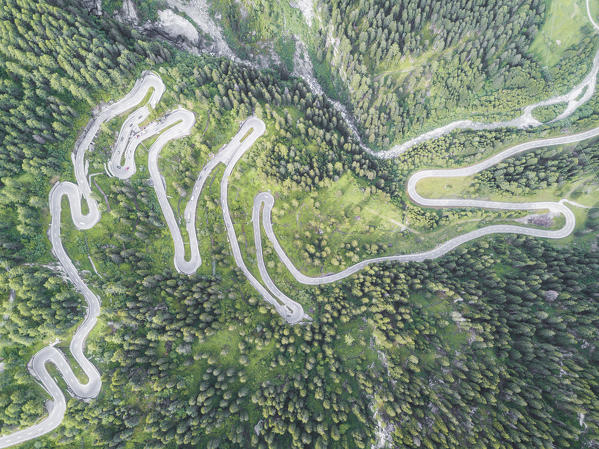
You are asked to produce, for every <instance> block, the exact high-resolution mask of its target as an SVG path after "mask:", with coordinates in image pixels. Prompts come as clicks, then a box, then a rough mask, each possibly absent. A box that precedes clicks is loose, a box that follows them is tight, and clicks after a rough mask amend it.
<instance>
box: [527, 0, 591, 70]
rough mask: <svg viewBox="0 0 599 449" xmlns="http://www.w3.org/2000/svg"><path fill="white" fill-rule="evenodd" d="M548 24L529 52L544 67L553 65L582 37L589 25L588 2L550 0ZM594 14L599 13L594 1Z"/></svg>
mask: <svg viewBox="0 0 599 449" xmlns="http://www.w3.org/2000/svg"><path fill="white" fill-rule="evenodd" d="M547 3H548V10H547V12H546V17H547V19H546V21H545V23H544V24H543V26H542V27H541V29H540V31H539V32H538V34H537V36H536V38H535V40H534V42H533V43H532V45H531V47H530V50H531V51H532V53H533V54H534V55H535V56H537V57H538V58H539V60H540V61H541V63H542V64H543V65H547V66H550V67H551V66H554V65H555V64H557V62H558V61H559V60H560V58H561V56H562V53H563V52H564V50H566V49H567V48H568V47H570V46H571V45H574V44H576V43H578V42H579V41H580V40H581V39H582V38H583V27H584V26H585V25H586V24H587V23H588V22H589V19H588V17H587V12H586V3H585V0H551V1H548V2H547ZM590 4H591V11H592V12H593V11H597V10H599V2H598V1H597V0H591V2H590Z"/></svg>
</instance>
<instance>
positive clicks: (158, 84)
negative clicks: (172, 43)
mask: <svg viewBox="0 0 599 449" xmlns="http://www.w3.org/2000/svg"><path fill="white" fill-rule="evenodd" d="M150 90H152V93H151V95H150V98H149V101H148V102H149V103H150V104H151V105H152V106H155V105H156V103H157V102H158V100H159V99H160V97H161V95H162V93H163V91H164V85H163V83H162V80H161V79H160V78H159V77H158V76H157V75H155V74H154V73H151V72H144V73H143V74H142V76H141V77H140V79H139V80H137V82H136V83H135V85H134V86H133V88H132V89H131V91H130V92H129V93H128V94H127V95H126V96H125V97H123V98H122V99H121V100H120V101H118V102H116V103H112V104H108V105H106V106H104V107H103V108H101V109H100V110H99V111H98V113H97V114H96V115H95V117H94V118H93V119H92V120H90V122H89V123H88V125H87V126H86V128H85V129H84V131H83V133H82V135H81V137H80V138H79V139H78V140H77V142H76V143H75V148H74V150H73V153H72V154H71V158H72V161H73V167H74V172H75V179H76V180H77V183H76V184H74V183H72V182H58V183H56V184H54V186H53V187H52V189H51V190H50V196H49V206H50V216H51V222H50V229H49V231H48V237H49V239H50V243H51V244H52V253H53V254H54V256H55V257H56V258H57V259H58V262H59V263H60V265H61V267H62V270H63V271H64V273H65V275H66V276H67V278H68V279H69V280H70V281H71V282H72V283H73V285H74V286H75V288H76V289H77V290H78V291H79V292H80V293H81V294H82V295H83V297H84V298H85V301H86V303H87V311H86V315H85V318H84V320H83V322H82V323H81V325H80V326H79V328H78V329H77V331H76V332H75V334H74V335H73V338H72V340H71V344H70V351H71V353H72V355H73V358H74V359H75V360H76V361H77V363H78V364H79V365H80V367H81V369H82V370H83V372H84V373H85V375H86V376H87V379H88V381H87V383H81V382H80V381H79V380H78V379H77V377H76V376H75V375H74V374H73V371H72V369H71V367H70V366H69V364H68V361H67V360H66V358H65V356H64V354H63V353H62V352H60V351H59V350H58V349H56V348H55V347H54V346H53V345H50V346H47V347H45V348H43V349H42V350H40V351H39V352H37V353H36V354H35V355H34V356H33V358H32V359H31V361H30V362H29V364H28V368H29V371H30V372H31V374H32V375H33V376H34V377H35V378H36V379H37V380H38V382H39V383H40V384H41V385H42V386H43V387H44V389H45V390H46V391H47V392H48V393H49V394H50V396H51V397H52V401H51V403H50V404H49V407H48V408H49V414H48V416H47V417H46V418H44V419H43V420H42V421H40V422H39V423H37V424H36V425H34V426H32V427H28V428H26V429H23V430H20V431H17V432H14V433H11V434H9V435H5V436H2V437H0V448H5V447H9V446H13V445H16V444H19V443H22V442H25V441H28V440H31V439H33V438H37V437H39V436H41V435H44V434H46V433H48V432H51V431H52V430H53V429H55V428H56V427H58V425H60V423H61V422H62V419H63V416H64V413H65V410H66V400H65V397H64V395H63V393H62V391H61V390H60V388H59V387H58V385H57V384H56V382H55V381H54V379H52V377H51V376H50V374H49V373H48V370H47V368H46V364H48V363H52V364H54V365H55V366H56V368H57V369H58V371H59V372H60V374H61V375H62V377H63V379H64V380H65V383H66V384H67V386H68V388H69V391H70V393H71V394H72V395H73V396H76V397H79V398H82V399H89V398H94V397H96V396H97V395H98V393H99V392H100V388H101V386H102V381H101V379H100V373H99V372H98V370H97V369H96V367H95V366H94V365H93V364H92V363H91V362H90V361H89V360H88V359H87V358H86V357H85V355H84V354H83V350H84V347H85V339H86V338H87V336H88V335H89V332H90V331H91V330H92V328H93V327H94V326H95V324H96V321H97V318H98V315H99V314H100V300H99V298H98V297H97V296H96V295H95V294H94V293H93V292H92V291H91V290H90V289H89V288H88V287H87V285H86V284H85V283H84V282H83V280H82V279H81V277H80V276H79V273H78V272H77V269H76V268H75V266H74V265H73V263H72V261H71V259H70V258H69V256H68V255H67V253H66V251H65V249H64V247H63V245H62V240H61V238H60V219H61V202H62V198H63V197H65V196H66V197H67V199H68V201H69V206H70V210H71V218H72V219H73V223H74V225H75V227H76V228H77V229H90V228H91V227H93V226H94V225H95V224H96V223H97V222H98V220H99V219H100V211H99V209H98V204H97V202H96V200H95V199H94V198H93V197H92V196H91V188H90V185H89V182H88V177H87V169H88V163H87V161H85V153H86V152H87V151H88V150H90V149H91V148H92V144H93V139H94V137H95V136H96V134H97V133H98V131H99V129H100V126H101V125H102V123H104V122H106V121H107V120H110V119H111V118H113V117H116V116H118V115H120V114H123V113H124V112H126V111H127V110H129V109H131V108H132V107H134V106H135V105H137V104H139V103H140V102H141V101H142V100H143V99H144V98H145V97H146V95H147V93H148V92H149V91H150ZM82 199H83V200H85V201H86V202H87V206H88V213H87V214H85V215H84V214H83V213H82V211H81V200H82Z"/></svg>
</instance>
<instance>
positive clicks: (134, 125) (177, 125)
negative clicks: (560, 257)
mask: <svg viewBox="0 0 599 449" xmlns="http://www.w3.org/2000/svg"><path fill="white" fill-rule="evenodd" d="M587 13H588V15H589V19H590V20H591V22H592V24H593V26H594V27H595V29H597V30H599V26H598V25H597V24H596V23H595V22H594V20H593V19H592V17H591V14H590V10H589V3H588V0H587ZM598 71H599V52H598V53H597V54H596V56H595V58H594V60H593V68H592V70H591V72H590V73H589V74H588V75H587V77H585V79H584V80H583V81H582V82H581V83H580V84H579V85H577V86H576V87H575V88H574V89H572V90H571V91H570V92H569V93H568V94H565V95H560V96H556V97H553V98H550V99H548V100H546V101H543V102H539V103H536V104H534V105H530V106H528V107H526V108H524V113H523V114H522V116H520V117H519V118H517V119H514V120H511V121H507V122H495V123H489V124H484V123H478V122H472V121H470V120H461V121H457V122H454V123H451V124H449V125H446V126H444V127H441V128H438V129H436V130H433V131H430V132H428V133H424V134H422V135H421V136H419V137H416V138H415V139H412V140H410V141H408V142H406V143H404V144H401V145H398V146H395V147H393V148H391V149H390V150H388V151H384V152H377V153H375V152H372V151H371V150H370V149H367V150H368V151H369V152H371V153H372V154H374V155H375V156H377V157H380V158H393V157H397V156H398V155H400V154H402V153H403V152H405V151H407V150H408V149H409V148H411V147H413V146H414V145H417V144H419V143H422V142H424V141H426V140H430V139H434V138H437V137H440V136H442V135H445V134H447V133H449V132H452V131H454V130H457V129H473V130H483V129H494V128H503V127H519V128H527V127H532V126H538V125H540V124H541V123H540V122H538V121H537V120H536V119H534V118H533V117H532V111H533V110H534V109H535V108H537V107H540V106H546V105H552V104H558V103H562V102H563V103H566V109H565V110H564V112H563V113H562V114H560V115H559V116H558V117H557V118H556V119H555V120H561V119H563V118H566V117H568V116H569V115H571V114H572V113H573V112H574V111H575V110H576V109H577V108H578V107H579V106H580V105H581V104H583V103H584V102H586V101H588V100H589V99H590V98H591V97H592V95H593V93H594V91H595V84H596V79H597V73H598ZM150 90H151V91H152V92H151V95H150V98H149V101H148V103H149V104H150V105H151V106H152V108H154V107H155V106H156V104H157V102H158V101H159V100H160V98H161V96H162V94H163V92H164V84H163V83H162V80H161V79H160V77H159V76H158V75H156V74H154V73H151V72H144V73H143V74H142V76H141V77H140V79H139V80H138V81H137V82H136V83H135V85H134V86H133V88H132V90H131V91H130V92H129V93H128V94H127V95H126V96H125V97H123V99H121V100H120V101H118V102H116V103H112V104H109V105H106V106H104V107H103V108H101V109H100V110H99V112H98V113H97V114H96V115H95V117H94V118H93V119H92V120H91V121H90V122H89V124H88V125H87V127H86V128H85V130H84V132H83V133H82V135H81V137H80V138H79V139H78V140H77V142H76V144H75V148H74V150H73V153H72V155H71V157H72V161H73V167H74V172H75V178H76V181H77V182H76V183H71V182H58V183H56V184H55V185H54V186H53V188H52V189H51V191H50V196H49V206H50V214H51V223H50V229H49V232H48V236H49V238H50V242H51V244H52V252H53V254H54V255H55V257H56V258H57V259H58V261H59V263H60V265H61V267H62V269H63V271H64V273H65V274H66V276H67V277H68V279H69V280H70V281H71V282H72V283H73V285H74V286H75V288H76V289H77V290H78V291H79V292H80V293H81V294H82V295H83V296H84V298H85V300H86V302H87V311H86V316H85V318H84V320H83V322H82V324H81V325H80V326H79V328H78V329H77V331H76V332H75V334H74V335H73V338H72V340H71V343H70V351H71V353H72V355H73V358H74V359H75V360H76V361H77V363H78V364H79V365H80V367H81V369H82V370H83V372H84V373H85V375H86V376H87V379H88V380H87V383H82V382H80V381H79V379H77V377H76V376H75V374H74V373H73V370H72V369H71V367H70V366H69V363H68V361H67V360H66V357H65V356H64V354H63V353H62V352H60V351H59V350H58V349H56V348H55V347H54V345H50V346H47V347H45V348H43V349H42V350H40V351H39V352H37V353H36V354H35V355H34V356H33V357H32V359H31V361H30V362H29V364H28V368H29V370H30V372H31V374H32V375H33V376H34V377H35V378H36V379H37V381H38V382H39V383H40V384H41V385H42V386H43V387H44V388H45V389H46V391H47V392H48V393H49V394H50V396H51V397H52V401H51V402H49V405H48V412H49V413H48V416H47V417H46V418H44V419H43V420H41V421H40V422H39V423H37V424H35V425H33V426H31V427H28V428H26V429H23V430H19V431H16V432H14V433H11V434H9V435H5V436H2V437H0V449H2V448H6V447H9V446H14V445H16V444H20V443H23V442H25V441H28V440H31V439H34V438H37V437H39V436H41V435H44V434H46V433H48V432H51V431H52V430H53V429H55V428H56V427H57V426H58V425H60V423H61V422H62V419H63V417H64V413H65V411H66V400H65V396H64V394H63V393H62V391H61V389H60V388H59V387H58V385H57V383H56V381H55V380H54V379H53V378H52V377H51V376H50V374H49V372H48V370H47V367H46V365H47V364H48V363H52V364H54V365H55V366H56V368H57V370H58V371H59V372H60V374H61V376H62V377H63V379H64V381H65V383H66V385H67V387H68V389H69V392H70V393H71V394H72V395H73V396H75V397H78V398H81V399H91V398H94V397H96V396H97V395H98V393H99V392H100V389H101V386H102V383H101V378H100V373H99V372H98V370H97V369H96V367H95V366H94V365H93V364H92V363H91V362H90V361H89V360H88V359H87V358H86V357H85V355H84V353H83V350H84V347H85V340H86V338H87V336H88V335H89V332H90V331H91V330H92V329H93V327H94V326H95V324H96V321H97V317H98V315H99V313H100V300H99V298H98V297H97V296H96V295H95V294H94V293H93V292H92V291H91V290H90V289H89V288H88V287H87V285H86V284H85V283H84V282H83V280H82V279H81V277H80V276H79V273H78V272H77V270H76V268H75V266H74V265H73V263H72V261H71V259H70V258H69V257H68V255H67V253H66V251H65V250H64V247H63V245H62V241H61V237H60V224H61V223H60V221H61V202H62V198H63V197H65V196H66V197H67V199H68V201H69V206H70V211H71V218H72V220H73V223H74V225H75V227H76V228H77V229H90V228H92V227H93V226H94V225H95V224H96V223H97V222H98V220H99V219H100V211H99V209H98V205H97V202H96V200H95V199H94V198H93V197H92V196H91V188H90V185H89V182H88V177H87V172H88V165H89V164H88V162H87V161H85V153H86V152H87V151H88V150H90V149H92V148H93V146H92V144H93V139H94V137H95V136H96V134H97V132H98V131H99V129H100V126H101V125H102V123H104V122H106V121H107V120H110V119H111V118H114V117H116V116H118V115H121V114H123V113H125V112H126V111H128V110H129V109H131V108H133V107H135V106H136V105H138V104H139V103H140V102H141V101H142V100H143V99H144V98H145V96H146V95H147V93H148V92H150ZM149 112H150V110H149V109H148V108H147V107H146V106H144V107H141V108H139V109H137V110H136V111H134V112H133V113H132V114H130V116H129V117H128V118H127V119H126V120H125V123H124V124H123V127H122V128H121V132H120V133H119V136H118V138H117V142H116V145H115V147H114V150H113V155H112V157H111V159H110V161H109V162H108V164H107V171H108V172H109V173H110V174H112V175H113V176H116V177H118V178H120V179H126V178H128V177H130V176H132V175H133V174H134V173H135V170H136V168H135V160H134V156H135V149H136V148H137V146H138V145H139V144H140V143H141V141H143V140H144V139H147V138H149V137H151V136H154V135H157V134H158V135H159V137H158V138H157V139H156V141H155V142H154V144H153V145H152V147H151V148H150V151H149V155H148V167H149V171H150V176H151V178H152V182H153V184H154V188H155V190H156V194H157V196H158V201H159V203H160V206H161V209H162V212H163V214H164V216H165V219H166V221H167V225H168V227H169V230H170V232H171V235H172V237H173V243H174V250H175V256H174V265H175V267H176V268H177V270H179V271H180V272H183V273H187V274H191V273H193V272H195V271H196V270H197V268H198V267H199V266H200V265H201V257H200V254H199V249H198V244H197V237H196V230H195V211H196V208H197V201H198V199H199V195H200V192H201V190H202V188H203V186H204V184H205V181H206V179H207V177H208V175H209V174H210V172H211V171H212V170H213V169H214V168H215V167H216V166H217V165H218V164H219V163H224V164H225V173H224V175H223V178H222V179H221V207H222V210H223V218H224V222H225V226H226V229H227V235H228V238H229V242H230V244H231V249H232V253H233V257H234V259H235V263H236V264H237V266H238V267H239V268H240V269H241V270H242V272H243V273H244V275H245V276H246V277H247V279H248V281H249V282H250V284H252V286H253V287H254V288H255V289H256V290H257V291H258V292H259V293H260V294H261V295H262V297H263V298H264V299H265V300H266V301H267V302H269V303H270V304H272V305H273V306H274V307H275V309H276V310H277V312H278V313H279V314H280V315H281V316H283V317H284V318H285V319H286V320H287V321H288V322H289V323H291V324H295V323H299V322H302V321H305V320H308V319H310V317H309V316H308V315H307V314H305V312H304V311H303V308H302V306H301V305H300V304H298V303H297V302H295V301H293V300H291V299H290V298H289V297H288V296H286V295H285V294H284V293H283V292H281V291H280V290H279V289H278V288H277V286H276V285H275V283H274V282H273V281H272V279H271V278H270V276H269V274H268V272H267V270H266V267H265V264H264V258H263V254H262V241H261V229H260V216H261V217H262V222H263V227H264V230H265V233H266V236H267V238H268V239H269V240H270V242H271V243H272V244H273V246H274V248H275V251H276V253H277V255H278V256H279V258H280V259H281V261H282V262H283V263H284V264H285V266H286V267H287V269H289V271H290V272H291V273H292V275H293V276H294V277H295V279H296V280H298V281H299V282H301V283H303V284H309V285H319V284H326V283H330V282H335V281H337V280H340V279H343V278H345V277H347V276H350V275H351V274H354V273H356V272H357V271H359V270H361V269H363V268H365V267H366V266H368V265H370V264H372V263H380V262H389V261H394V262H409V261H423V260H426V259H434V258H437V257H440V256H442V255H444V254H446V253H447V252H449V251H451V250H453V249H454V248H456V247H457V246H459V245H461V244H463V243H466V242H469V241H471V240H474V239H476V238H479V237H482V236H484V235H489V234H496V233H515V234H525V235H531V236H536V237H544V238H563V237H565V236H567V235H569V234H570V233H571V232H572V231H573V229H574V226H575V217H574V214H573V213H572V211H571V210H570V209H569V208H568V207H567V206H565V204H564V203H565V202H566V201H567V200H562V201H560V202H536V203H508V202H493V201H480V200H468V199H430V198H423V197H422V196H420V195H419V194H418V193H417V191H416V185H417V183H418V182H419V181H420V180H422V179H426V178H430V177H457V176H469V175H473V174H475V173H478V172H480V171H481V170H484V169H486V168H488V167H490V166H492V165H494V164H497V163H498V162H500V161H502V160H504V159H506V158H508V157H511V156H513V155H515V154H518V153H520V152H523V151H528V150H530V149H533V148H540V147H547V146H553V145H560V144H567V143H575V142H579V141H582V140H586V139H590V138H592V137H596V136H598V135H599V127H597V128H594V129H591V130H589V131H586V132H583V133H579V134H575V135H571V136H563V137H556V138H551V139H540V140H535V141H532V142H527V143H524V144H521V145H516V146H515V147H512V148H509V149H507V150H505V151H503V152H501V153H499V154H497V155H495V156H493V157H491V158H489V159H486V160H485V161H482V162H480V163H478V164H475V165H472V166H469V167H465V168H460V169H451V170H424V171H421V172H418V173H416V174H414V175H413V176H412V177H411V178H410V179H409V181H408V187H407V189H408V194H409V195H410V197H411V198H412V199H413V200H414V201H415V202H416V203H418V204H421V205H423V206H440V207H482V208H492V209H514V210H550V211H553V212H558V213H560V214H562V215H564V217H565V224H564V226H563V227H562V228H561V229H559V230H544V229H533V228H526V227H522V226H514V225H495V226H487V227H484V228H481V229H477V230H475V231H471V232H469V233H466V234H463V235H461V236H458V237H455V238H453V239H450V240H448V241H447V242H445V243H443V244H442V245H440V246H438V247H436V248H434V249H432V250H430V251H425V252H420V253H415V254H404V255H397V256H388V257H378V258H374V259H368V260H364V261H362V262H359V263H357V264H355V265H353V266H351V267H349V268H347V269H346V270H343V271H341V272H339V273H335V274H331V275H327V276H321V277H309V276H305V275H303V274H302V273H301V272H299V270H297V269H296V268H295V266H294V265H293V263H292V262H291V261H290V259H289V258H288V257H287V255H286V253H285V251H284V250H283V249H282V247H281V245H280V244H279V242H278V240H277V238H276V235H275V233H274V230H273V227H272V222H271V212H272V207H273V205H274V198H273V197H272V195H271V194H270V193H268V192H262V193H259V194H258V195H256V197H255V199H254V207H253V211H252V222H253V227H254V238H255V240H254V242H255V246H256V249H257V253H256V257H257V262H258V269H259V272H260V276H261V277H262V281H263V282H264V284H265V285H266V288H265V287H264V286H263V285H262V283H260V282H259V281H258V280H257V279H256V278H255V277H254V276H253V275H252V273H251V272H250V271H249V269H248V268H247V266H246V265H245V263H244V261H243V257H242V256H241V250H240V248H239V243H238V239H237V235H236V233H235V228H234V226H233V222H232V219H231V216H230V212H229V206H228V183H229V177H230V175H231V173H232V172H233V169H234V168H235V165H236V164H237V162H238V161H239V160H240V159H241V157H242V156H243V155H244V154H245V152H246V151H247V150H248V149H249V148H250V147H251V146H252V145H253V143H254V142H255V141H256V140H257V139H258V138H259V137H260V136H261V135H263V134H264V132H265V125H264V123H263V122H262V120H260V119H258V118H256V117H251V118H250V119H248V120H247V121H246V122H245V123H244V124H243V126H242V127H241V129H240V131H239V132H238V133H237V134H236V136H235V137H234V138H233V139H232V140H231V142H230V143H229V144H227V145H225V146H224V147H223V148H222V149H221V150H220V151H219V152H218V153H217V155H216V156H215V157H214V158H213V159H211V160H210V161H209V162H208V163H207V164H206V165H205V166H204V167H203V168H202V170H201V171H200V174H199V176H198V178H197V181H196V183H195V185H194V188H193V191H192V196H191V198H190V200H189V202H188V204H187V206H186V208H185V211H184V218H185V222H186V230H187V233H188V235H189V238H190V242H189V244H190V246H189V248H190V254H191V256H190V259H189V260H186V259H185V251H184V248H185V247H184V244H183V240H182V237H181V233H180V231H179V228H178V225H177V223H176V221H175V217H174V214H173V212H172V209H171V207H170V204H169V203H168V199H167V197H166V188H165V185H164V183H163V178H162V176H161V175H160V172H159V170H158V156H159V154H160V151H161V150H162V148H163V147H164V145H166V144H167V143H168V142H169V141H171V140H173V139H177V138H180V137H183V136H185V135H188V134H189V132H190V130H191V127H192V126H193V125H194V123H195V117H194V115H193V113H191V112H190V111H187V110H185V109H177V110H175V111H173V112H171V113H169V114H167V115H166V116H165V117H164V118H162V119H161V120H158V121H156V122H153V123H151V124H149V125H147V126H145V127H143V128H140V125H141V123H143V121H144V120H145V119H146V118H147V117H148V116H149ZM123 156H124V158H125V161H124V163H122V162H123ZM82 199H83V200H85V201H86V202H87V206H88V213H87V214H83V213H82V210H81V200H82ZM260 212H262V213H261V214H260Z"/></svg>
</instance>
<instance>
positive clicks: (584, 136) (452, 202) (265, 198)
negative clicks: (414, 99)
mask: <svg viewBox="0 0 599 449" xmlns="http://www.w3.org/2000/svg"><path fill="white" fill-rule="evenodd" d="M597 136H599V127H597V128H593V129H590V130H588V131H585V132H581V133H578V134H573V135H569V136H562V137H554V138H549V139H538V140H534V141H531V142H526V143H522V144H520V145H516V146H514V147H511V148H508V149H507V150H504V151H502V152H501V153H498V154H496V155H495V156H492V157H490V158H488V159H485V160H484V161H482V162H479V163H478V164H474V165H471V166H469V167H464V168H457V169H447V170H423V171H420V172H417V173H415V174H414V175H412V176H411V177H410V179H409V180H408V186H407V191H408V194H409V195H410V197H411V198H412V200H413V201H414V202H415V203H417V204H420V205H422V206H426V207H478V208H486V209H511V210H549V211H551V212H556V213H560V214H562V215H563V216H564V218H565V223H564V225H563V226H562V227H561V228H560V229H558V230H546V229H535V228H526V227H523V226H516V225H493V226H486V227H484V228H480V229H476V230H474V231H471V232H468V233H466V234H463V235H460V236H458V237H455V238H453V239H450V240H448V241H447V242H445V243H443V244H442V245H439V246H438V247H436V248H434V249H432V250H429V251H424V252H420V253H414V254H401V255H396V256H386V257H376V258H373V259H368V260H363V261H361V262H358V263H357V264H355V265H352V266H351V267H349V268H346V269H345V270H343V271H340V272H338V273H334V274H329V275H326V276H317V277H311V276H306V275H305V274H303V273H301V272H300V271H299V270H298V269H297V268H296V267H295V266H294V265H293V263H292V262H291V260H290V259H289V257H288V256H287V254H286V253H285V251H284V250H283V248H282V247H281V244H280V243H279V241H278V239H277V237H276V235H275V233H274V230H273V226H272V220H271V211H272V207H273V205H274V198H273V196H272V195H271V194H270V193H267V192H262V193H259V194H258V195H256V197H255V200H254V209H253V217H254V218H253V226H254V235H260V234H261V229H260V220H259V211H260V208H262V225H263V227H264V231H265V234H266V236H267V238H268V239H269V240H270V242H271V243H272V245H273V247H274V249H275V251H276V253H277V255H278V257H279V258H280V259H281V261H282V262H283V264H284V265H285V266H286V267H287V269H288V270H289V272H290V273H291V274H292V275H293V277H294V278H295V279H296V280H297V281H298V282H300V283H302V284H308V285H320V284H328V283H331V282H336V281H339V280H341V279H344V278H346V277H348V276H351V275H352V274H354V273H356V272H358V271H360V270H362V269H364V268H365V267H367V266H368V265H370V264H373V263H381V262H421V261H423V260H426V259H435V258H437V257H441V256H443V255H444V254H447V253H448V252H449V251H451V250H453V249H455V248H456V247H458V246H459V245H462V244H464V243H466V242H469V241H471V240H474V239H477V238H480V237H483V236H485V235H489V234H506V233H510V234H524V235H530V236H534V237H543V238H553V239H560V238H564V237H567V236H568V235H570V234H571V233H572V231H573V230H574V226H575V224H576V218H575V216H574V214H573V213H572V211H571V210H570V209H569V208H568V207H567V206H566V205H565V203H566V202H567V200H561V201H560V202H534V203H510V202H498V201H482V200H470V199H443V198H441V199H437V198H435V199H432V198H424V197H422V196H421V195H420V194H418V192H417V191H416V185H417V184H418V182H419V181H421V180H423V179H426V178H439V177H440V178H444V177H463V176H471V175H474V174H476V173H479V172H480V171H482V170H485V169H487V168H489V167H491V166H493V165H495V164H498V163H499V162H501V161H503V160H505V159H507V158H509V157H513V156H514V155H516V154H519V153H522V152H524V151H529V150H531V149H535V148H542V147H550V146H555V145H563V144H568V143H575V142H580V141H583V140H588V139H591V138H594V137H597ZM263 277H264V276H263Z"/></svg>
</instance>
